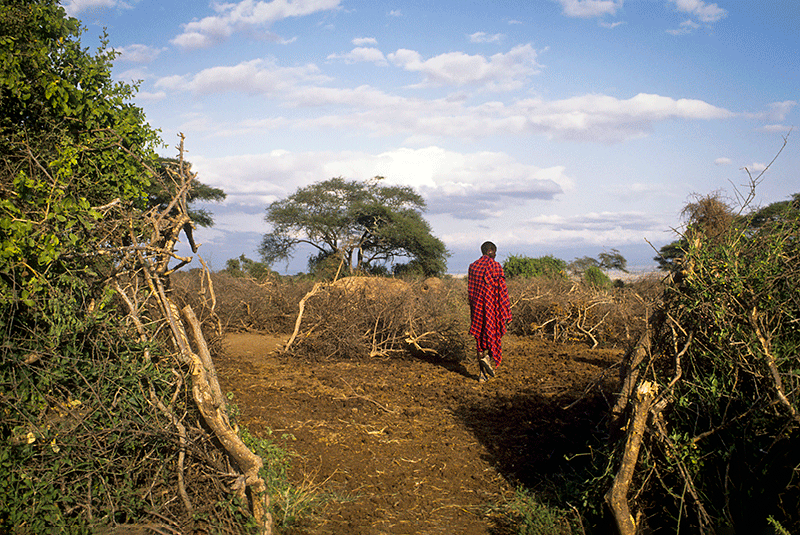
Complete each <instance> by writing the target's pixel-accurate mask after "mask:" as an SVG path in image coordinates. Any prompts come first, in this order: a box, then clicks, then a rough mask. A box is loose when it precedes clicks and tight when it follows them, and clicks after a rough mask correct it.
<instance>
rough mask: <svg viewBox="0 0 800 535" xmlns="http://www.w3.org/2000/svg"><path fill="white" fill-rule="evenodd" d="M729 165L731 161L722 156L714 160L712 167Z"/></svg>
mask: <svg viewBox="0 0 800 535" xmlns="http://www.w3.org/2000/svg"><path fill="white" fill-rule="evenodd" d="M731 163H732V162H731V159H730V158H725V157H724V156H723V157H721V158H717V159H716V160H714V165H730V164H731Z"/></svg>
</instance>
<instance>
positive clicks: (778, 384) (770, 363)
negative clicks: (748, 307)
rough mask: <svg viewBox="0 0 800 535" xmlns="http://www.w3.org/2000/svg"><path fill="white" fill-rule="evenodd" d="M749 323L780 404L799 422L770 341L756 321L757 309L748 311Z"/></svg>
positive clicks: (799, 417) (799, 418) (799, 419)
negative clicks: (785, 388) (759, 345)
mask: <svg viewBox="0 0 800 535" xmlns="http://www.w3.org/2000/svg"><path fill="white" fill-rule="evenodd" d="M749 319H750V325H751V326H752V327H753V329H755V331H756V336H757V337H758V341H759V343H760V344H761V351H763V353H764V358H765V359H766V362H767V367H768V368H769V373H770V375H771V376H772V381H773V383H774V385H775V393H776V394H777V396H778V399H779V400H780V402H781V404H782V405H783V406H784V407H785V408H786V409H787V410H788V411H789V415H790V416H791V417H792V419H794V420H795V421H797V422H798V423H800V416H798V414H797V410H795V408H794V406H793V405H792V402H791V401H789V399H788V398H787V397H786V393H785V392H784V391H783V381H782V380H781V375H780V372H778V367H777V366H776V365H775V356H774V355H773V354H772V351H771V349H770V341H769V340H768V339H767V338H766V336H765V335H764V332H763V331H762V330H761V326H760V325H759V323H758V310H756V309H755V308H753V310H752V312H751V313H750V317H749Z"/></svg>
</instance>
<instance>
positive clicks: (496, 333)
mask: <svg viewBox="0 0 800 535" xmlns="http://www.w3.org/2000/svg"><path fill="white" fill-rule="evenodd" d="M467 292H468V294H469V310H470V314H471V316H472V323H471V324H470V328H469V334H471V335H472V336H474V337H475V341H476V342H477V345H478V351H486V350H487V349H488V350H489V351H490V353H491V354H492V358H494V362H495V365H498V364H500V361H501V360H502V359H503V352H502V347H501V344H500V339H501V338H502V337H503V335H504V334H506V326H507V325H508V322H510V321H511V304H510V303H509V300H508V288H507V287H506V276H505V273H503V267H502V266H501V265H500V264H499V263H498V262H496V261H495V260H494V259H493V258H491V257H489V256H486V255H484V256H482V257H480V258H479V259H478V260H476V261H475V262H473V263H472V264H470V266H469V277H468V279H467Z"/></svg>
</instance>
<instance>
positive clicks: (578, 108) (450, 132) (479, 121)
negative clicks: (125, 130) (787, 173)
mask: <svg viewBox="0 0 800 535" xmlns="http://www.w3.org/2000/svg"><path fill="white" fill-rule="evenodd" d="M525 49H526V50H525V51H526V53H527V54H528V56H529V61H528V63H527V64H526V63H525V62H517V63H514V61H515V60H513V59H511V60H510V59H509V57H510V56H512V52H513V51H512V52H509V54H506V55H502V54H498V55H496V56H492V58H490V59H488V60H487V59H486V58H484V57H482V56H467V55H465V54H459V55H458V57H456V58H451V57H449V56H448V57H438V56H437V58H433V59H436V60H437V61H438V63H437V62H431V60H428V61H422V60H421V59H420V58H419V54H418V53H416V52H413V51H398V53H396V54H394V55H392V56H391V59H392V60H393V61H395V62H401V64H402V65H404V66H405V67H406V68H409V69H412V70H413V69H421V70H423V69H424V70H425V72H426V73H432V74H431V76H433V73H435V74H436V75H437V76H439V77H440V78H444V77H445V75H449V76H451V80H450V81H451V82H452V83H453V84H460V85H464V84H466V83H467V82H468V81H474V82H475V83H479V82H480V83H484V84H485V85H486V86H491V84H495V85H497V84H500V83H506V84H511V83H514V82H516V80H515V79H514V76H516V77H517V78H519V79H520V80H521V79H523V78H524V76H526V75H529V74H531V73H532V72H534V70H535V68H536V64H535V61H534V59H533V56H535V52H534V51H533V50H532V49H530V47H529V46H526V47H525ZM376 57H378V56H376ZM469 65H474V69H473V71H470V70H469V68H468V66H469ZM501 65H504V67H505V68H501ZM515 69H516V70H515ZM442 73H444V74H442ZM492 76H498V77H501V78H498V79H492ZM502 77H510V79H503V78H502ZM330 81H331V80H330V79H329V78H327V77H325V76H324V75H322V74H321V72H320V70H319V69H318V68H317V67H316V66H315V65H304V66H295V67H281V66H278V65H277V64H276V63H275V61H274V60H262V59H259V60H253V61H247V62H243V63H240V64H238V65H233V66H217V67H211V68H208V69H204V70H202V71H200V72H199V73H197V74H194V75H186V76H170V77H164V78H161V79H159V80H158V81H157V82H156V83H155V87H156V89H159V90H161V91H167V92H170V91H191V92H194V93H196V94H214V93H223V92H240V93H246V94H253V95H263V96H265V97H267V98H269V99H272V100H274V102H275V104H276V105H279V106H282V107H284V108H311V107H314V108H323V107H324V108H327V109H328V110H327V112H326V113H321V114H313V115H312V116H309V114H306V113H302V114H300V115H296V116H294V117H291V118H288V119H285V122H282V123H281V125H282V126H283V127H286V128H290V129H293V130H320V131H331V130H335V131H342V132H359V133H360V135H372V136H386V137H397V136H406V142H407V143H409V144H412V145H414V146H420V145H421V144H430V143H439V142H440V141H439V140H442V139H462V140H470V141H474V140H478V139H484V138H487V137H491V136H498V135H499V136H514V135H531V134H534V135H535V134H541V135H545V136H547V137H550V138H555V139H561V140H574V141H591V142H605V143H614V142H619V141H624V140H627V139H634V138H641V137H644V136H646V135H648V134H649V133H650V132H651V130H652V128H653V125H654V124H655V123H657V122H662V121H668V120H696V121H707V120H718V119H727V118H730V117H733V116H734V114H733V113H732V112H730V111H728V110H726V109H724V108H719V107H717V106H714V105H712V104H709V103H707V102H704V101H702V100H695V99H677V100H676V99H673V98H670V97H666V96H661V95H653V94H645V93H640V94H638V95H636V96H634V97H631V98H628V99H619V98H616V97H613V96H608V95H599V94H588V95H583V96H577V97H572V98H569V99H562V100H549V101H548V100H544V99H541V98H528V99H521V100H516V101H512V102H510V103H505V102H502V101H485V102H482V103H480V104H477V105H468V103H469V102H470V100H471V99H469V98H468V95H467V94H466V93H464V92H457V93H453V94H449V95H447V96H445V97H443V98H439V99H423V98H409V97H405V96H400V95H395V94H391V93H387V92H385V91H383V90H381V89H378V88H375V87H372V86H369V85H362V86H358V87H355V88H342V87H327V86H324V85H322V84H328V83H329V82H330ZM790 108H791V106H790V105H789V104H787V103H780V105H775V106H772V107H771V109H772V110H773V111H775V110H779V112H780V113H785V112H786V110H787V109H790ZM270 120H272V119H270ZM215 129H216V130H217V131H220V132H221V131H230V132H235V131H237V130H238V127H236V126H229V125H220V126H217V127H216V128H215Z"/></svg>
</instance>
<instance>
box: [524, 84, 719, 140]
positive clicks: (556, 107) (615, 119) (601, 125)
mask: <svg viewBox="0 0 800 535" xmlns="http://www.w3.org/2000/svg"><path fill="white" fill-rule="evenodd" d="M516 108H517V109H518V112H519V113H520V114H523V115H525V116H526V118H527V120H528V122H529V128H531V129H534V130H541V131H542V132H543V133H546V134H547V135H550V136H555V137H559V138H564V139H574V140H586V141H592V140H594V141H605V142H613V141H621V140H624V139H631V138H635V137H641V136H643V135H645V134H646V133H648V132H649V131H650V129H651V128H652V124H653V123H654V122H656V121H664V120H669V119H690V120H712V119H726V118H729V117H732V116H733V113H731V112H730V111H728V110H726V109H724V108H718V107H716V106H713V105H711V104H708V103H707V102H703V101H702V100H694V99H678V100H675V99H672V98H670V97H664V96H660V95H651V94H645V93H640V94H638V95H636V96H635V97H632V98H629V99H627V100H620V99H617V98H615V97H611V96H607V95H594V94H592V95H584V96H580V97H574V98H569V99H564V100H557V101H550V102H547V101H542V100H538V99H529V100H524V101H520V102H519V103H517V104H516Z"/></svg>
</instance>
